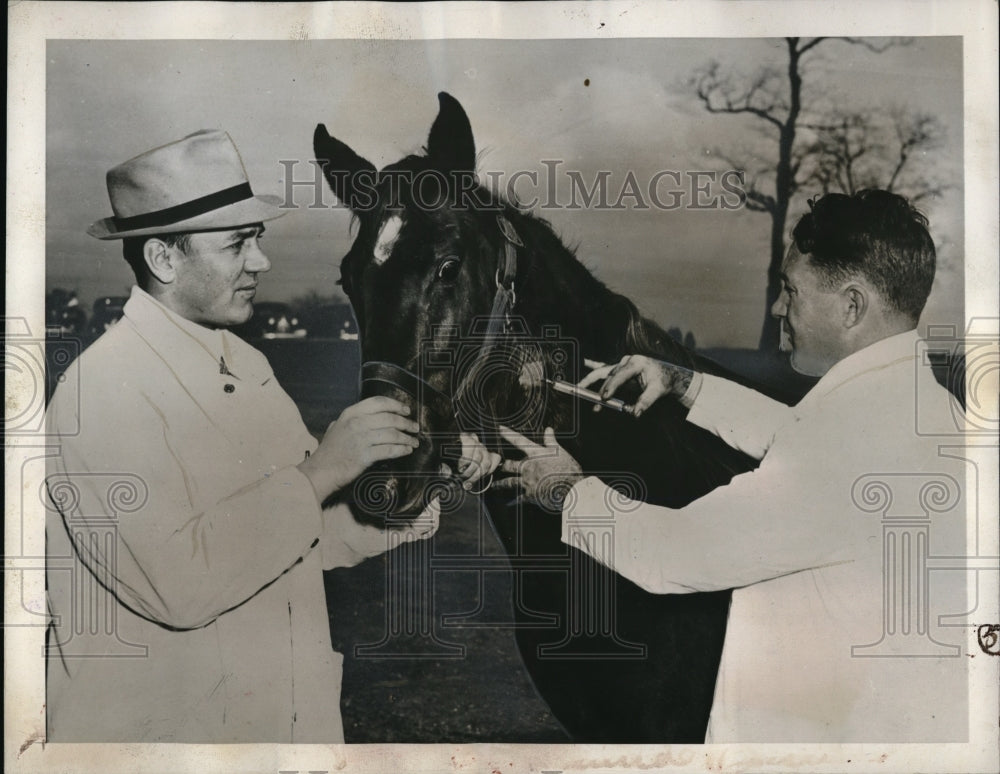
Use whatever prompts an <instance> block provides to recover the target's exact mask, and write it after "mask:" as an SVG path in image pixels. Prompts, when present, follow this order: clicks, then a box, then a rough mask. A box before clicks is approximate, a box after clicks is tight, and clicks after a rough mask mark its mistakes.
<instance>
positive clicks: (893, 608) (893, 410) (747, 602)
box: [503, 190, 968, 742]
mask: <svg viewBox="0 0 1000 774" xmlns="http://www.w3.org/2000/svg"><path fill="white" fill-rule="evenodd" d="M934 272H935V255H934V245H933V242H932V240H931V237H930V235H929V233H928V231H927V228H926V220H925V219H924V218H923V216H922V215H920V214H919V213H918V212H916V211H915V210H913V209H912V208H911V206H910V205H909V203H908V202H907V201H906V200H905V199H903V198H902V197H900V196H897V195H895V194H891V193H888V192H885V191H878V190H868V191H862V192H859V193H857V194H855V195H853V196H846V195H841V194H830V195H827V196H825V197H823V198H821V199H819V200H818V201H816V202H814V203H812V210H811V212H809V213H808V214H806V215H805V216H804V217H803V218H802V219H801V220H800V221H799V223H798V224H797V225H796V227H795V229H794V232H793V244H792V245H791V247H790V249H789V251H788V254H787V256H786V259H785V261H784V264H783V267H782V275H781V279H782V292H781V295H780V297H779V298H778V300H777V301H776V302H775V304H774V306H773V308H772V310H771V311H772V314H774V315H775V316H777V317H778V318H780V320H781V322H782V326H783V330H784V333H785V335H786V337H787V340H788V342H789V343H790V344H791V347H792V364H793V366H794V367H795V368H796V369H797V370H799V371H801V372H803V373H806V374H810V375H814V376H821V377H822V378H821V379H820V380H819V382H818V383H817V384H816V385H815V387H813V389H812V390H811V391H810V392H809V393H808V394H807V395H806V396H805V397H804V398H803V399H802V401H801V402H800V403H799V404H798V405H796V406H794V407H788V406H785V405H783V404H781V403H777V402H775V401H772V400H770V399H769V398H766V397H765V396H763V395H761V394H759V393H756V392H754V391H753V390H749V389H747V388H744V387H741V386H739V385H736V384H734V383H732V382H729V381H727V380H725V379H721V378H718V377H713V376H710V375H703V374H699V373H693V372H690V371H686V370H685V369H682V368H680V367H678V366H674V365H670V364H667V363H661V362H659V361H656V360H653V359H650V358H647V357H641V356H631V357H625V358H624V359H623V360H622V361H621V362H620V363H618V364H616V365H614V366H605V367H602V368H599V369H597V370H595V371H594V372H593V373H591V374H590V375H588V377H587V378H585V380H584V383H585V384H590V383H593V382H597V381H600V380H601V379H605V380H606V381H605V382H604V384H603V387H602V394H603V395H604V396H605V397H608V396H610V395H612V394H614V393H615V391H616V390H618V388H619V387H621V386H622V385H623V384H624V383H625V382H627V381H629V380H631V379H633V378H638V380H639V383H640V385H641V387H642V388H643V391H642V393H641V395H640V397H639V399H638V400H637V402H636V403H635V405H634V407H633V408H632V411H631V413H632V414H633V415H635V416H640V415H641V414H642V413H643V412H644V411H645V410H646V409H647V408H648V407H649V406H650V405H652V404H653V402H654V401H656V400H658V399H660V398H662V397H663V396H667V395H672V396H674V397H675V398H677V399H679V400H680V401H681V402H682V403H683V404H684V405H686V406H687V407H688V408H689V409H690V411H689V414H688V417H687V421H689V422H692V423H694V424H696V425H699V426H700V427H703V428H705V429H707V430H709V431H712V432H714V433H715V434H717V435H718V436H719V437H721V438H722V439H724V440H725V441H727V442H728V443H729V444H730V445H732V446H734V447H736V448H738V449H741V450H742V451H744V452H746V453H747V454H749V455H751V456H753V457H755V458H756V459H758V460H760V466H759V467H758V468H757V469H756V470H754V471H752V472H749V473H745V474H742V475H739V476H736V477H735V478H734V479H733V480H732V481H731V482H730V483H729V484H728V485H727V486H724V487H720V488H718V489H716V490H715V491H713V492H710V493H709V494H707V495H706V496H704V497H702V498H700V499H698V500H696V501H694V502H692V503H691V504H689V505H688V506H686V507H684V508H680V509H669V508H662V507H658V506H653V505H650V504H647V503H643V502H637V501H633V500H629V499H628V498H626V497H624V496H622V495H621V494H620V493H617V492H612V491H611V490H609V488H608V487H607V486H605V484H604V483H602V482H601V480H600V478H598V477H596V476H584V474H583V473H582V471H581V470H580V468H579V466H578V465H577V464H576V462H575V461H574V460H573V459H572V458H571V457H569V455H568V454H566V452H565V451H564V450H562V449H561V448H560V447H559V446H558V444H557V443H556V442H555V438H554V436H553V435H552V434H551V432H548V431H547V435H546V439H545V443H544V445H538V444H534V443H532V442H531V441H529V440H528V439H526V438H524V437H522V436H520V435H518V434H517V433H514V432H512V431H505V432H506V436H507V439H508V440H509V441H510V442H511V443H512V444H514V445H515V446H516V447H518V448H519V449H520V450H521V451H522V452H523V453H524V459H522V460H517V461H507V462H504V467H503V470H504V471H505V472H507V473H510V474H512V475H511V477H510V478H509V479H506V480H505V485H507V486H511V487H520V488H521V489H523V491H524V494H525V495H526V496H527V497H528V498H532V499H536V500H538V499H541V498H543V497H546V496H547V494H546V493H552V492H563V493H565V496H564V499H562V500H561V501H560V502H559V503H556V505H557V506H558V507H559V509H560V510H561V512H562V530H563V531H562V535H563V540H564V542H566V543H568V544H569V545H572V546H574V547H576V548H578V549H579V550H581V551H584V552H586V553H587V554H589V555H590V556H592V557H593V558H595V559H596V560H598V561H600V562H602V563H604V564H605V565H607V566H608V567H611V568H613V569H614V570H616V571H617V572H618V573H620V574H621V575H623V576H625V577H626V578H628V579H630V580H632V581H634V582H635V583H637V584H638V585H640V586H642V587H643V588H645V589H647V590H649V591H651V592H654V593H674V594H685V593H690V592H694V591H714V590H719V589H733V590H734V591H733V597H732V605H731V608H730V613H729V621H728V628H727V633H726V641H725V645H724V649H723V656H722V663H721V666H720V671H719V675H718V680H717V683H716V689H715V698H714V701H713V706H712V711H711V717H710V721H709V728H708V733H707V741H709V742H791V741H801V742H848V741H853V742H904V741H920V742H924V741H932V740H933V741H957V740H961V739H965V738H966V737H967V732H968V731H967V729H968V713H967V672H966V665H965V662H966V658H965V656H964V655H962V654H961V651H960V648H959V647H958V646H957V645H956V644H955V643H956V642H961V630H958V632H957V634H956V632H955V630H948V629H945V628H943V627H941V626H940V625H938V624H939V619H938V615H939V614H949V613H950V614H959V613H963V612H964V611H965V609H966V606H965V594H964V588H965V586H964V575H963V574H962V573H961V572H957V573H948V572H934V573H928V571H927V566H926V559H927V556H928V553H929V552H930V551H933V553H934V554H939V555H950V556H962V555H965V553H966V552H965V543H964V538H965V520H964V510H963V508H964V505H963V502H962V489H963V487H964V471H963V470H962V469H961V467H960V466H958V465H956V464H955V463H954V460H949V459H947V458H946V457H945V456H943V455H940V454H939V451H938V448H937V439H935V438H932V437H927V436H924V435H921V434H920V433H919V432H918V431H917V425H918V421H917V420H918V412H919V417H920V418H921V419H922V420H923V421H924V423H928V426H933V427H948V426H952V427H954V426H955V421H956V420H955V418H956V417H960V416H961V409H960V408H959V407H957V406H956V404H955V402H954V399H953V398H951V396H950V395H949V393H948V392H947V391H946V390H944V389H943V388H942V387H941V386H939V385H938V384H937V383H936V381H935V379H934V376H933V374H932V373H931V370H930V368H929V365H928V364H927V363H928V361H927V360H926V358H925V357H924V352H923V351H922V342H921V341H920V340H919V339H918V337H917V333H916V330H915V328H916V325H917V321H918V318H919V317H920V314H921V311H922V310H923V307H924V304H925V302H926V300H927V296H928V294H929V293H930V290H931V285H932V283H933V279H934ZM928 487H930V489H929V488H928ZM935 487H936V489H935ZM931 494H934V495H935V496H937V497H938V500H937V501H935V500H934V497H932V496H931ZM894 498H895V502H894V501H893V499H894ZM880 515H882V517H883V518H882V519H880ZM931 515H933V517H934V518H933V519H931V518H930V516H931ZM899 517H902V518H899ZM893 519H895V521H893ZM928 525H931V526H928ZM910 581H912V585H909V584H910ZM911 613H912V615H911ZM956 637H957V639H956ZM637 711H639V712H641V711H642V708H641V707H640V708H637Z"/></svg>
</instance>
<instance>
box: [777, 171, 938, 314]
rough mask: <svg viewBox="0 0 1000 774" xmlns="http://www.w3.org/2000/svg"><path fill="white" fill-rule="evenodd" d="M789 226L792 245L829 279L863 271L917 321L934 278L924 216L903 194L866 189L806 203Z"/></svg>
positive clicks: (931, 245) (888, 299) (834, 280)
mask: <svg viewBox="0 0 1000 774" xmlns="http://www.w3.org/2000/svg"><path fill="white" fill-rule="evenodd" d="M809 207H810V209H811V212H809V213H807V214H806V215H803V216H802V218H801V219H800V220H799V222H798V223H797V224H796V226H795V228H794V229H793V231H792V239H793V240H794V242H795V246H796V248H798V251H799V252H800V253H802V254H803V255H808V256H809V259H810V263H811V264H812V265H813V266H814V267H816V268H817V269H818V270H819V271H820V272H821V273H822V274H823V275H825V277H826V279H827V281H828V283H830V284H834V283H837V282H842V281H844V280H845V279H848V278H850V277H856V276H859V275H860V276H862V277H864V278H865V279H867V280H868V281H869V282H871V283H872V285H874V286H875V289H876V290H877V291H878V292H879V293H880V294H881V296H882V297H883V299H884V300H885V301H886V302H887V303H888V304H889V305H890V306H891V307H892V308H893V309H895V310H896V311H897V312H900V313H901V314H904V315H907V316H908V317H910V318H911V319H912V320H913V322H914V323H915V322H916V321H917V320H918V319H919V318H920V313H921V312H922V311H923V308H924V304H926V303H927V296H928V295H930V292H931V285H932V284H933V283H934V267H935V259H934V242H933V240H932V239H931V235H930V234H929V233H928V231H927V218H926V217H924V215H923V214H921V213H920V212H919V211H917V210H916V209H914V207H913V206H912V205H911V204H910V203H909V202H908V201H907V200H906V199H905V198H903V197H902V196H899V195H898V194H894V193H890V192H889V191H880V190H877V189H867V190H864V191H858V192H857V193H856V194H854V195H853V196H848V195H846V194H837V193H833V194H827V195H826V196H824V197H822V198H821V199H818V200H811V201H810V202H809Z"/></svg>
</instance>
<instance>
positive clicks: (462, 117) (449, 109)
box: [427, 91, 476, 172]
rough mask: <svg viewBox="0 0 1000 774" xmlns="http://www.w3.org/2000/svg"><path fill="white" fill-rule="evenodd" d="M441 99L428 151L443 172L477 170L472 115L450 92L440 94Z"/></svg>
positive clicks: (428, 142)
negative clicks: (470, 118)
mask: <svg viewBox="0 0 1000 774" xmlns="http://www.w3.org/2000/svg"><path fill="white" fill-rule="evenodd" d="M438 103H439V108H438V114H437V118H435V119H434V125H433V126H431V133H430V135H429V136H428V138H427V155H428V156H429V157H430V158H431V159H432V160H433V161H434V163H435V166H436V167H437V168H438V169H439V170H441V171H442V172H474V171H475V169H476V143H475V141H474V140H473V139H472V124H470V123H469V117H468V116H467V115H466V114H465V111H464V110H463V109H462V106H461V105H460V104H458V100H457V99H455V98H454V97H453V96H451V95H450V94H448V93H447V92H444V91H442V92H441V93H439V94H438Z"/></svg>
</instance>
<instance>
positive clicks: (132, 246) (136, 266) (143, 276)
mask: <svg viewBox="0 0 1000 774" xmlns="http://www.w3.org/2000/svg"><path fill="white" fill-rule="evenodd" d="M150 239H160V240H162V241H163V242H165V243H166V244H167V245H170V246H171V247H172V246H174V245H176V246H177V247H179V248H180V249H181V250H183V251H185V252H187V250H188V248H189V247H190V246H191V235H190V234H183V233H178V234H150V235H149V236H134V237H125V238H124V239H123V240H122V256H123V257H124V258H125V260H126V262H127V263H128V265H129V266H131V267H132V273H133V274H135V281H136V284H137V285H138V286H139V287H140V288H142V289H143V290H148V289H149V280H150V273H149V267H148V266H147V265H146V259H145V257H144V256H143V254H142V251H143V248H144V247H145V246H146V242H147V241H149V240H150Z"/></svg>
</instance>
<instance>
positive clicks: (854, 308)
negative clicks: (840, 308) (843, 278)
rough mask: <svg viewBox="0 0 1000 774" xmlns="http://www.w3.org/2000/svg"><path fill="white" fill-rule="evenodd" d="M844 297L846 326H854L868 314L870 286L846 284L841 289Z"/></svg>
mask: <svg viewBox="0 0 1000 774" xmlns="http://www.w3.org/2000/svg"><path fill="white" fill-rule="evenodd" d="M841 294H842V297H843V299H844V327H845V328H853V327H854V326H855V325H858V324H859V323H860V322H861V321H862V320H864V319H865V315H866V314H868V310H869V306H870V303H871V298H870V297H869V290H868V288H866V287H864V286H863V285H859V284H857V283H853V282H852V283H851V284H849V285H846V286H845V287H844V289H843V290H842V291H841Z"/></svg>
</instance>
